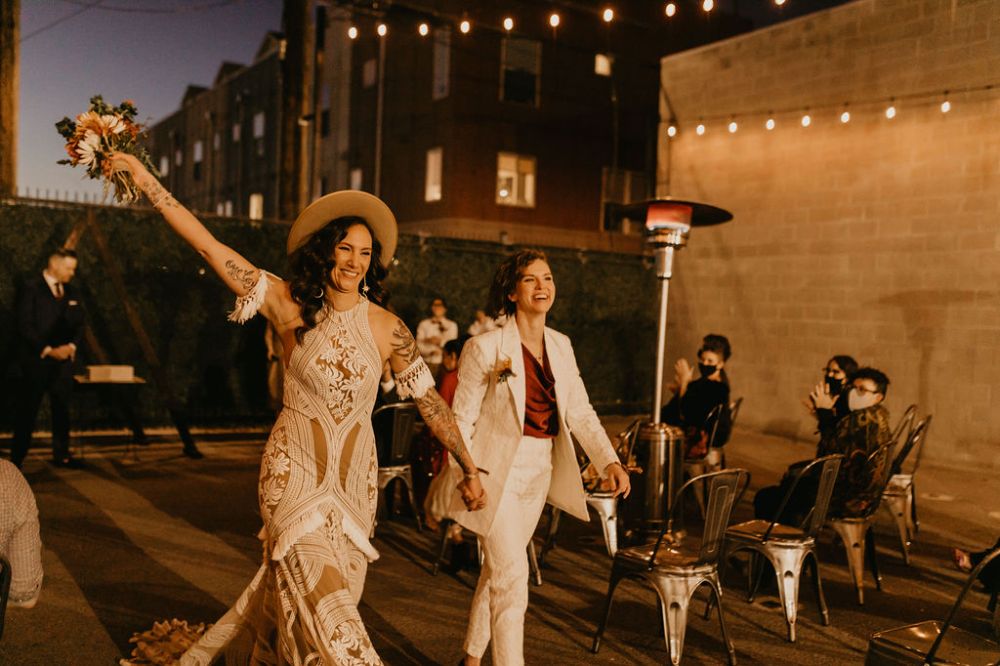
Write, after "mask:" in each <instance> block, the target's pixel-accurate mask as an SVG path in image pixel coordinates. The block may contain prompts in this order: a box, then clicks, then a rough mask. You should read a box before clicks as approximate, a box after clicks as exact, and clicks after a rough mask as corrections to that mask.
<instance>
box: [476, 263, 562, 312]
mask: <svg viewBox="0 0 1000 666" xmlns="http://www.w3.org/2000/svg"><path fill="white" fill-rule="evenodd" d="M534 261H544V262H545V263H549V258H548V257H546V256H545V253H544V252H542V251H541V250H532V249H527V250H520V251H518V252H515V253H514V254H512V255H510V256H509V257H507V258H506V259H504V260H503V261H501V262H500V265H499V266H497V272H496V273H494V275H493V283H492V284H490V295H489V297H488V298H487V299H486V314H488V315H489V316H491V317H499V316H500V315H508V316H509V315H512V314H514V313H515V312H517V303H514V302H513V301H511V300H510V298H508V297H509V296H510V295H511V294H513V293H514V292H515V291H517V281H518V280H520V279H521V274H522V273H524V269H525V268H527V267H528V266H529V265H530V264H531V263H532V262H534Z"/></svg>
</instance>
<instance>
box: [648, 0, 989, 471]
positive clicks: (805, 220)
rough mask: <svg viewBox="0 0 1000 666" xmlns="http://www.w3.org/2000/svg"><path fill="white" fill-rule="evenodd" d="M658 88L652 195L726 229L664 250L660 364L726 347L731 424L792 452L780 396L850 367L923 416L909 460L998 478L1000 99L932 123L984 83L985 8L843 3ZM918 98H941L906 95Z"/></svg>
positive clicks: (702, 53)
mask: <svg viewBox="0 0 1000 666" xmlns="http://www.w3.org/2000/svg"><path fill="white" fill-rule="evenodd" d="M661 75H662V86H663V91H662V92H664V93H665V94H664V95H661V100H663V101H662V103H661V118H664V119H669V118H670V116H671V115H673V116H674V117H675V118H676V119H677V124H678V126H679V128H680V133H679V134H678V135H677V136H676V137H675V138H674V139H672V140H669V139H668V138H667V134H666V127H667V123H666V122H663V123H661V140H660V144H659V163H658V193H659V194H661V195H665V194H671V195H674V196H682V197H683V196H688V197H692V198H695V199H697V200H702V201H705V202H709V203H713V204H715V205H719V206H723V207H726V208H728V209H730V210H731V211H733V213H734V214H735V221H734V222H732V223H730V224H728V225H724V226H721V227H714V228H706V229H695V230H694V231H693V233H692V234H691V240H690V246H689V247H688V248H686V249H685V250H683V252H682V253H681V254H680V256H679V259H678V261H677V266H676V272H675V274H676V275H677V277H676V278H675V279H674V284H673V285H672V289H671V296H672V303H671V312H670V323H671V327H670V333H669V337H668V344H669V350H668V356H669V357H670V359H671V361H670V363H671V365H672V362H673V358H674V357H676V356H678V355H680V354H684V355H687V356H688V357H689V358H690V357H692V356H693V354H694V351H695V349H696V348H697V345H698V343H699V341H700V338H701V336H702V335H703V334H704V333H707V332H710V331H711V332H719V333H725V334H726V335H728V336H729V337H730V339H731V341H732V343H733V348H734V357H733V359H732V361H731V366H730V369H731V372H730V375H731V377H732V381H733V384H734V389H735V393H736V394H742V395H744V396H746V398H747V399H746V402H745V404H744V409H743V412H742V416H741V417H740V418H741V419H743V420H744V421H743V422H744V424H747V425H752V426H755V427H758V428H761V429H764V430H767V431H771V432H776V433H782V434H789V435H793V436H799V437H809V438H811V437H812V423H811V421H810V419H809V418H808V417H807V415H806V414H805V411H804V409H803V408H802V407H801V406H800V404H799V401H800V399H802V398H804V397H805V395H806V393H807V392H808V390H809V388H810V386H812V385H813V384H815V383H816V382H817V381H818V379H819V377H820V373H819V369H820V367H821V366H822V365H823V364H824V363H825V362H826V360H827V358H828V357H830V356H831V355H833V354H839V353H848V354H852V355H854V356H855V357H856V358H857V359H858V360H859V361H860V362H861V363H862V364H871V365H874V366H876V367H879V368H881V369H883V370H884V371H885V372H886V373H888V375H889V377H890V378H891V380H892V386H891V388H890V391H889V399H888V405H889V408H890V410H891V411H892V413H893V414H894V417H898V416H899V415H900V414H901V413H902V411H903V409H904V408H905V406H906V405H907V404H909V403H911V402H916V403H918V404H919V406H920V408H921V413H926V412H931V413H933V414H934V419H935V420H934V424H933V427H932V430H931V433H930V437H929V439H928V448H927V451H926V454H927V456H928V457H929V458H934V459H936V460H938V461H942V462H944V461H949V462H953V463H955V464H960V465H971V464H976V465H983V464H985V465H986V466H987V467H993V468H994V469H997V468H1000V416H998V413H1000V411H998V410H1000V385H998V378H1000V292H998V283H1000V256H998V249H1000V238H998V233H997V232H998V229H1000V89H997V88H994V89H993V90H986V91H981V92H970V93H964V94H959V93H955V92H952V93H951V95H950V100H951V102H952V109H951V111H950V112H949V113H947V114H943V113H941V111H940V108H939V105H940V103H941V100H942V98H943V91H945V90H950V91H958V90H960V89H962V88H966V87H975V86H980V85H984V84H997V83H1000V3H998V2H996V1H995V0H959V1H957V2H953V1H952V0H919V1H918V0H858V1H857V2H853V3H850V4H847V5H844V6H841V7H838V8H835V9H831V10H828V11H824V12H821V13H817V14H813V15H810V16H807V17H804V18H802V19H798V20H795V21H790V22H788V23H785V24H782V25H779V26H776V27H774V28H771V29H768V30H764V31H760V32H757V33H753V34H750V35H746V36H743V37H738V38H735V39H731V40H728V41H725V42H721V43H717V44H714V45H711V46H708V47H704V48H700V49H696V50H692V51H688V52H685V53H682V54H679V55H675V56H671V57H668V58H665V59H664V60H663V61H662V69H661ZM928 91H938V92H941V93H942V97H937V98H934V99H927V100H920V101H918V100H914V99H909V98H908V96H910V95H914V94H917V93H923V92H928ZM890 97H895V98H896V100H897V102H896V106H897V109H898V114H897V116H896V117H895V118H894V119H892V120H889V119H887V118H886V117H885V114H884V110H885V108H886V106H887V105H888V100H889V98H890ZM845 102H850V104H849V106H848V107H847V108H848V109H849V110H850V112H851V114H852V118H851V121H850V123H848V124H841V123H840V121H839V115H840V113H841V111H842V110H843V104H844V103H845ZM805 107H809V113H810V115H811V117H812V124H811V125H810V126H809V127H807V128H804V127H802V126H801V123H800V119H801V116H802V110H803V109H804V108H805ZM769 110H773V111H774V118H775V120H776V122H777V126H776V127H775V129H774V130H772V131H767V130H766V129H765V128H764V120H765V119H766V118H767V115H768V113H767V112H768V111H769ZM730 116H734V117H735V120H736V121H737V122H738V123H739V130H738V131H737V132H736V133H735V134H730V133H729V132H728V131H727V128H726V126H727V125H728V123H729V121H730V119H731V118H730ZM700 118H701V119H703V122H704V123H705V124H706V126H707V130H706V132H705V134H704V135H703V136H697V135H696V133H695V131H694V130H695V126H696V125H697V124H698V122H699V119H700Z"/></svg>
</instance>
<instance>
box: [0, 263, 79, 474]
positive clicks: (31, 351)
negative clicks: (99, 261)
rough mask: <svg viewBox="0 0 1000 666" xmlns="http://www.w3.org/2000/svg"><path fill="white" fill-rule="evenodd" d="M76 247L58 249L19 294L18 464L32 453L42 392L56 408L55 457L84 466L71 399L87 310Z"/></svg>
mask: <svg viewBox="0 0 1000 666" xmlns="http://www.w3.org/2000/svg"><path fill="white" fill-rule="evenodd" d="M76 266H77V258H76V252H74V251H73V250H68V249H66V248H59V249H58V250H55V251H54V252H53V253H52V254H51V255H50V256H49V259H48V264H47V265H46V267H45V270H43V271H42V272H41V274H37V275H34V276H31V277H29V278H28V279H26V280H25V281H24V284H23V285H22V287H21V290H20V291H19V293H18V299H17V332H18V347H17V360H18V365H19V366H20V369H21V377H22V379H21V382H22V384H21V385H20V386H19V387H18V388H17V394H18V401H17V415H16V416H15V421H14V444H13V447H12V449H11V462H13V463H14V464H15V465H17V466H18V467H20V466H21V463H22V462H23V461H24V457H25V456H26V455H28V449H29V448H30V447H31V434H32V431H33V430H34V429H35V421H36V420H37V418H38V408H39V407H40V406H41V403H42V398H43V397H44V396H45V394H46V393H48V394H49V404H50V406H51V410H52V462H53V464H55V465H57V466H60V467H80V466H81V463H80V462H79V461H78V460H76V459H75V458H73V457H72V456H71V455H70V453H69V401H70V396H71V395H72V392H73V361H74V359H75V358H76V349H77V345H78V344H79V343H80V339H81V336H82V335H83V323H84V313H83V306H82V305H81V303H80V301H79V297H78V296H77V294H76V291H75V290H74V289H73V287H72V286H70V284H69V282H70V280H72V279H73V275H74V274H75V273H76Z"/></svg>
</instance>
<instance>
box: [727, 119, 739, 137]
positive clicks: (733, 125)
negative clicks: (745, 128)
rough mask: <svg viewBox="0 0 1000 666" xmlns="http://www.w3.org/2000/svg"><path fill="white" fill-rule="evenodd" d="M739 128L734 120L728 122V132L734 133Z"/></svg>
mask: <svg viewBox="0 0 1000 666" xmlns="http://www.w3.org/2000/svg"><path fill="white" fill-rule="evenodd" d="M739 128H740V127H739V125H737V124H736V121H735V120H733V121H732V122H730V123H729V133H730V134H736V130H738V129H739Z"/></svg>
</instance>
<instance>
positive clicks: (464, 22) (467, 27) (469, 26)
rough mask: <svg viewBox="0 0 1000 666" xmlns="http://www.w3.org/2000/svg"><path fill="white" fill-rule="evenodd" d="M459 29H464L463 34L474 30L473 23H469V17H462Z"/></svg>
mask: <svg viewBox="0 0 1000 666" xmlns="http://www.w3.org/2000/svg"><path fill="white" fill-rule="evenodd" d="M458 29H459V30H461V31H462V34H463V35H467V34H469V31H470V30H472V24H471V23H469V19H462V22H461V23H459V24H458Z"/></svg>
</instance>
